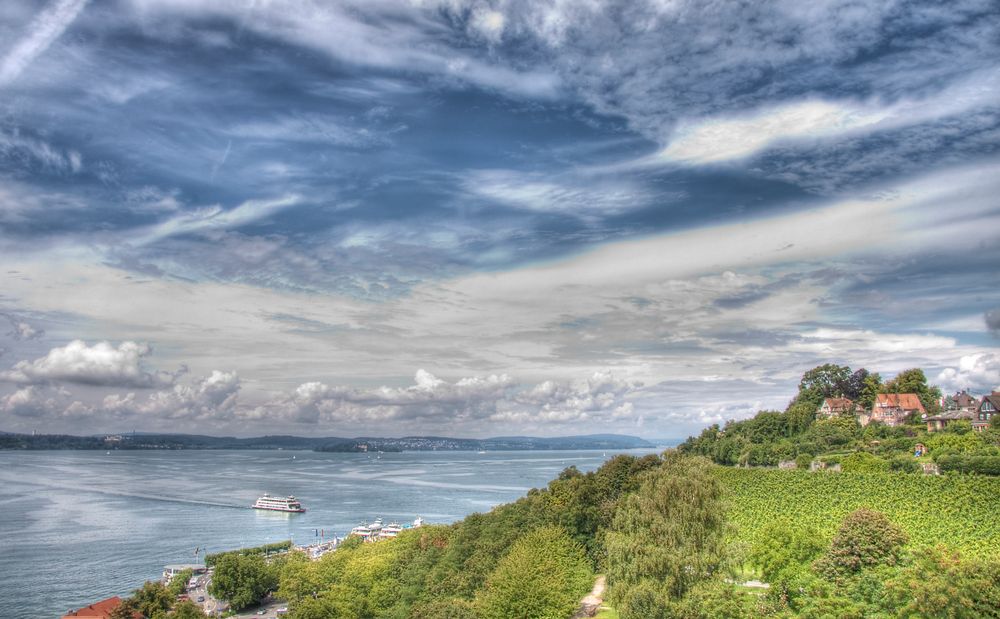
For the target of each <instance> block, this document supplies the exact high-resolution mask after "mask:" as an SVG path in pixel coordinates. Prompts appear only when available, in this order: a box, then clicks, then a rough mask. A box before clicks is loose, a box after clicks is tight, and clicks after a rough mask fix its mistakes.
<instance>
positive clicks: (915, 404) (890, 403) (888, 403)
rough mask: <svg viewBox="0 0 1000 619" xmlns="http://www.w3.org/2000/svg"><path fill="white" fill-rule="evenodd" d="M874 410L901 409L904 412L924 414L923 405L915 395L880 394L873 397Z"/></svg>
mask: <svg viewBox="0 0 1000 619" xmlns="http://www.w3.org/2000/svg"><path fill="white" fill-rule="evenodd" d="M875 407H876V408H882V407H886V408H901V409H903V410H905V411H919V412H920V413H925V412H927V411H925V410H924V405H923V404H921V403H920V398H918V397H917V394H915V393H880V394H878V395H877V396H876V397H875Z"/></svg>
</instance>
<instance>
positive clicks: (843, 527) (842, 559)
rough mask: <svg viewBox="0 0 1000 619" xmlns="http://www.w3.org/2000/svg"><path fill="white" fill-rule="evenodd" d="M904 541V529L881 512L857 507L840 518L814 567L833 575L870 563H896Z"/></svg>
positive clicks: (875, 564) (841, 575)
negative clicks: (840, 520) (825, 550)
mask: <svg viewBox="0 0 1000 619" xmlns="http://www.w3.org/2000/svg"><path fill="white" fill-rule="evenodd" d="M906 541H907V536H906V533H904V532H903V530H902V529H900V528H899V527H897V526H896V525H894V524H893V523H892V522H891V521H890V520H889V519H888V518H887V517H886V515H885V514H883V513H882V512H877V511H874V510H870V509H866V508H861V509H858V510H855V511H854V512H851V513H850V514H848V515H847V517H846V518H844V521H843V522H842V523H841V524H840V528H839V529H838V530H837V534H836V535H835V536H834V538H833V541H832V542H831V543H830V549H829V550H828V551H827V552H826V554H825V555H824V556H823V557H821V558H820V559H819V560H818V561H817V562H816V569H817V571H818V572H819V573H820V574H823V575H824V576H826V577H828V578H833V579H836V578H841V577H844V576H850V575H853V574H857V573H859V572H861V571H862V570H864V569H866V568H870V567H875V566H879V565H896V564H898V563H899V561H900V559H901V558H902V553H903V546H904V545H905V544H906Z"/></svg>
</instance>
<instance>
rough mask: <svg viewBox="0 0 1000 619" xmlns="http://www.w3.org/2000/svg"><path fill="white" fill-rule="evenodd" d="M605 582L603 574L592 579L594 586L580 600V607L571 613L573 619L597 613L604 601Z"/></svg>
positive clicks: (580, 618) (581, 618)
mask: <svg viewBox="0 0 1000 619" xmlns="http://www.w3.org/2000/svg"><path fill="white" fill-rule="evenodd" d="M606 583H607V579H606V578H605V577H604V576H598V577H597V580H595V581H594V588H593V589H591V591H590V593H589V594H587V595H586V596H585V597H584V598H583V599H582V600H580V608H578V609H577V611H576V613H575V614H574V615H573V619H583V618H584V617H593V616H594V615H596V614H597V611H598V609H599V608H600V607H601V604H602V603H604V587H605V584H606Z"/></svg>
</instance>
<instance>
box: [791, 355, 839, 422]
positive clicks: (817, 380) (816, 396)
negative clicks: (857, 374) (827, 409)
mask: <svg viewBox="0 0 1000 619" xmlns="http://www.w3.org/2000/svg"><path fill="white" fill-rule="evenodd" d="M850 379H851V368H849V367H847V366H846V365H836V364H833V363H826V364H824V365H821V366H818V367H815V368H813V369H811V370H809V371H808V372H806V373H805V374H803V375H802V380H801V381H800V382H799V394H798V396H797V397H796V400H797V401H800V402H808V403H810V404H812V405H813V410H815V409H816V408H818V407H819V405H820V404H821V403H822V402H823V398H834V397H840V396H842V395H844V393H845V391H847V390H848V389H849V385H848V383H849V381H850Z"/></svg>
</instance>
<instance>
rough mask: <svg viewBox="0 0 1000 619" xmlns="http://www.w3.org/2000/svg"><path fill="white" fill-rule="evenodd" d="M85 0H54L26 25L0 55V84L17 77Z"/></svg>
mask: <svg viewBox="0 0 1000 619" xmlns="http://www.w3.org/2000/svg"><path fill="white" fill-rule="evenodd" d="M86 5H87V0H55V1H54V2H52V4H50V5H49V6H48V7H46V8H45V9H44V10H43V11H42V12H41V13H39V14H38V16H37V17H36V18H35V19H34V20H33V21H32V22H31V24H29V25H28V27H27V30H26V32H25V34H24V36H23V37H21V39H20V40H19V41H18V42H17V43H15V44H14V46H13V47H12V48H11V49H10V50H9V51H8V52H7V54H6V55H5V56H4V57H3V59H0V88H2V87H3V86H6V85H8V84H10V83H11V82H13V81H14V80H16V79H17V77H18V76H19V75H21V73H22V72H23V71H24V70H25V69H26V68H27V67H28V65H29V64H31V61H32V60H34V59H35V58H36V57H37V56H38V55H39V54H42V53H44V52H45V50H46V49H48V48H49V46H50V45H52V43H53V42H54V41H55V40H56V39H58V38H59V36H60V35H62V33H63V32H64V31H65V30H66V28H68V27H69V25H70V24H72V23H73V20H75V19H76V17H77V15H79V14H80V11H82V10H83V7H84V6H86Z"/></svg>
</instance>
